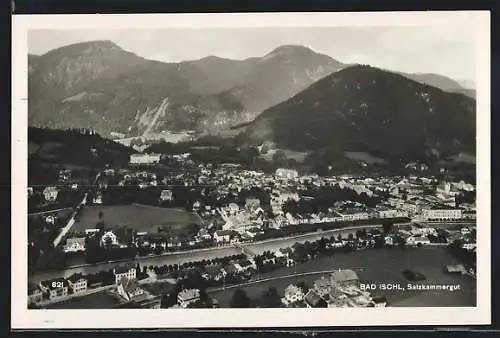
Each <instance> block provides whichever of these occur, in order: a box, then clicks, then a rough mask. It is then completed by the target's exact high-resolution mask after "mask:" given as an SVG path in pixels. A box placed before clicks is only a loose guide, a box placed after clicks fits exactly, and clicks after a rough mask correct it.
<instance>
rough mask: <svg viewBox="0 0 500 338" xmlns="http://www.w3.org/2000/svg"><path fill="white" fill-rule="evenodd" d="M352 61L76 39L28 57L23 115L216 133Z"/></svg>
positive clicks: (106, 131)
mask: <svg viewBox="0 0 500 338" xmlns="http://www.w3.org/2000/svg"><path fill="white" fill-rule="evenodd" d="M352 67H356V66H351V65H348V64H344V63H342V62H339V61H337V60H335V59H333V58H331V57H329V56H327V55H324V54H320V53H316V52H314V51H313V50H311V49H309V48H307V47H303V46H294V45H286V46H280V47H278V48H276V49H274V50H272V51H271V52H269V53H267V54H266V55H264V56H262V57H251V58H247V59H244V60H229V59H224V58H219V57H216V56H208V57H205V58H203V59H199V60H193V61H183V62H179V63H165V62H159V61H152V60H147V59H145V58H142V57H140V56H138V55H135V54H133V53H130V52H127V51H125V50H123V49H122V48H120V47H119V46H118V45H116V44H115V43H113V42H111V41H91V42H84V43H78V44H73V45H69V46H64V47H61V48H58V49H55V50H52V51H49V52H47V53H45V54H43V55H28V70H29V72H28V74H29V81H28V93H29V100H28V109H29V114H28V121H29V125H31V126H37V127H48V128H53V129H66V128H80V127H83V128H92V129H94V130H96V131H97V132H99V133H100V134H102V135H104V136H109V135H110V134H111V133H112V132H120V133H124V134H126V135H129V136H136V135H143V134H148V133H157V132H160V131H162V130H168V131H181V130H187V129H189V130H197V131H200V132H207V131H208V132H217V131H220V130H224V129H227V128H228V127H230V126H234V125H237V124H240V123H248V122H251V121H253V120H254V119H255V118H256V117H258V116H260V113H261V112H262V111H265V115H262V117H258V118H257V119H256V121H255V123H263V122H259V121H264V120H265V119H264V117H265V116H268V115H269V114H270V113H269V112H268V111H269V110H272V111H275V110H276V109H278V110H279V109H281V108H275V107H282V106H283V104H285V102H287V100H289V99H290V98H292V97H295V96H296V95H298V94H299V93H301V92H302V91H304V90H306V91H310V89H311V88H312V87H314V86H316V84H317V83H318V81H319V82H321V81H323V80H324V79H325V77H328V76H331V74H333V75H335V74H337V73H339V72H342V71H347V69H351V68H352ZM400 75H402V76H401V77H402V78H404V79H405V80H408V79H411V80H414V81H417V82H418V83H420V84H425V85H429V86H433V87H437V88H439V89H441V90H442V91H446V92H459V93H464V94H466V95H469V96H472V97H473V95H474V92H473V90H469V89H467V88H464V87H463V86H461V85H460V84H459V83H458V82H457V81H454V80H452V79H449V78H446V77H444V76H440V75H436V74H403V73H400ZM408 81H410V80H408ZM414 81H412V83H414ZM310 86H312V87H310ZM433 90H434V89H433ZM441 90H440V93H441ZM308 95H309V94H308ZM443 95H444V94H443ZM334 96H335V95H334ZM457 97H460V98H461V99H462V96H457ZM381 100H383V99H382V98H381ZM282 102H283V103H282ZM348 109H351V108H348ZM256 125H257V124H256Z"/></svg>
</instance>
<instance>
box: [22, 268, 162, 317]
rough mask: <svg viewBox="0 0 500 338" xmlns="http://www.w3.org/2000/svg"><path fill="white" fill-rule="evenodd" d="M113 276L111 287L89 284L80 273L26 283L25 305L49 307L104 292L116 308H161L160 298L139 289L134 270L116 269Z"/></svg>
mask: <svg viewBox="0 0 500 338" xmlns="http://www.w3.org/2000/svg"><path fill="white" fill-rule="evenodd" d="M113 275H114V280H115V282H114V284H113V285H112V286H111V287H110V288H109V287H103V286H102V285H101V284H99V283H97V284H96V285H89V282H88V278H87V277H86V276H85V275H82V274H73V275H72V276H70V277H68V278H57V279H52V280H47V281H42V282H40V283H38V284H34V283H29V285H28V303H29V304H33V305H43V304H50V303H55V302H61V301H65V300H69V299H71V298H73V297H79V296H85V295H90V294H92V293H95V292H106V291H107V292H108V293H109V294H111V295H113V296H115V299H116V302H115V306H116V307H132V308H150V309H158V308H160V297H159V296H158V295H154V294H152V293H150V292H148V291H146V290H144V289H143V288H141V287H140V285H139V282H138V280H137V270H136V268H135V267H133V266H121V267H117V268H115V269H114V270H113Z"/></svg>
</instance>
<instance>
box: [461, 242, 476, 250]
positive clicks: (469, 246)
mask: <svg viewBox="0 0 500 338" xmlns="http://www.w3.org/2000/svg"><path fill="white" fill-rule="evenodd" d="M476 247H477V246H476V243H464V244H462V248H463V249H465V250H467V251H474V250H476Z"/></svg>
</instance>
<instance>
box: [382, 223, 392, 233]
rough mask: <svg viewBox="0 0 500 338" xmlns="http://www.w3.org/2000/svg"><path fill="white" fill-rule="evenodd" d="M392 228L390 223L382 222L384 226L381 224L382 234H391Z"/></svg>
mask: <svg viewBox="0 0 500 338" xmlns="http://www.w3.org/2000/svg"><path fill="white" fill-rule="evenodd" d="M393 226H394V224H392V223H391V222H384V224H382V227H383V229H384V234H387V233H389V232H391V230H392V227H393Z"/></svg>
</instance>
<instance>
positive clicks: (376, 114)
mask: <svg viewBox="0 0 500 338" xmlns="http://www.w3.org/2000/svg"><path fill="white" fill-rule="evenodd" d="M242 138H243V139H244V140H245V141H246V142H249V143H251V144H255V145H259V144H262V143H263V142H266V141H269V142H272V143H275V144H276V146H277V147H278V148H284V149H291V150H298V151H311V150H312V151H316V150H320V149H322V148H325V147H329V148H330V150H332V151H337V152H338V153H343V152H368V153H370V154H372V155H375V156H378V157H382V158H385V159H409V160H410V159H411V160H415V159H418V160H427V159H429V158H434V159H443V158H448V157H450V156H453V155H457V154H459V153H470V154H475V139H476V112H475V100H474V99H472V98H470V97H468V96H466V95H464V94H461V93H450V92H446V91H443V90H441V89H439V88H437V87H433V86H430V85H426V84H423V83H421V82H417V81H415V80H412V79H409V78H408V77H405V76H403V75H401V74H397V73H392V72H387V71H384V70H381V69H378V68H374V67H370V66H366V65H357V66H351V67H348V68H345V69H342V70H340V71H338V72H335V73H333V74H331V75H328V76H326V77H324V78H323V79H321V80H319V81H317V82H316V83H314V84H313V85H311V86H309V87H308V88H307V89H305V90H303V91H302V92H300V93H298V94H297V95H295V96H293V97H292V98H290V99H288V100H285V101H284V102H282V103H279V104H277V105H275V106H273V107H271V108H269V109H267V110H265V111H264V112H263V113H262V114H260V115H259V116H258V117H257V118H256V119H255V120H254V121H253V122H252V123H250V124H248V125H247V126H246V127H245V130H244V131H243V133H242Z"/></svg>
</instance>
